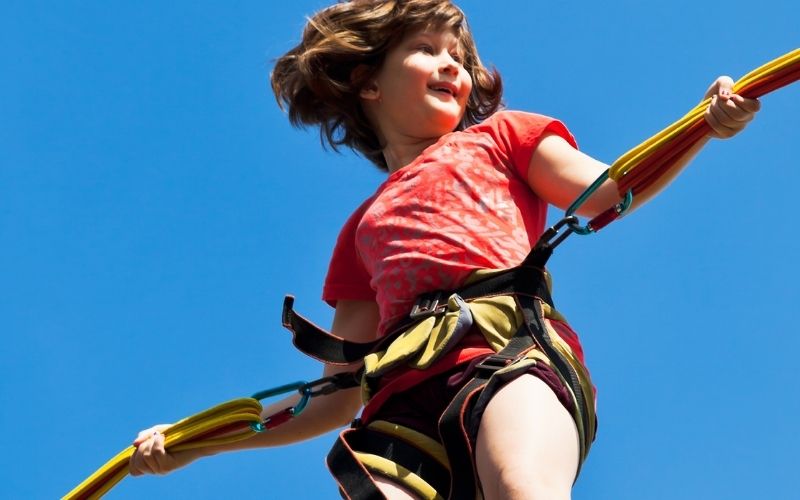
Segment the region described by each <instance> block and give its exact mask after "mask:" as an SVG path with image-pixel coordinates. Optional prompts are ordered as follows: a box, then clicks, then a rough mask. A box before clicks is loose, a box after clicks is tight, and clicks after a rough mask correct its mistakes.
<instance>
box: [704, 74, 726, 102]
mask: <svg viewBox="0 0 800 500" xmlns="http://www.w3.org/2000/svg"><path fill="white" fill-rule="evenodd" d="M732 93H733V78H731V77H729V76H721V77H719V78H717V79H716V80H714V83H712V84H711V86H710V87H708V90H706V95H705V96H703V99H708V98H709V97H712V96H715V95H719V96H722V97H723V98H725V99H727V98H728V96H730V95H731V94H732Z"/></svg>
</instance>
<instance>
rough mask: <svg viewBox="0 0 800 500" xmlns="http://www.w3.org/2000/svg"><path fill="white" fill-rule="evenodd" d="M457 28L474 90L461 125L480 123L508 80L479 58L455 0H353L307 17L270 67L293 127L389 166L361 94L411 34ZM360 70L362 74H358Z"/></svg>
mask: <svg viewBox="0 0 800 500" xmlns="http://www.w3.org/2000/svg"><path fill="white" fill-rule="evenodd" d="M425 28H430V29H437V30H439V29H441V30H443V29H447V30H452V31H453V32H454V33H455V35H456V37H457V38H458V39H459V42H460V45H461V47H460V51H463V62H462V64H463V65H464V68H465V69H466V70H467V72H469V74H470V76H471V77H472V82H473V88H472V93H471V94H470V96H469V100H468V102H467V109H466V111H465V113H464V116H463V117H462V119H461V122H460V123H459V126H458V128H457V129H458V130H462V129H464V128H465V127H468V126H470V125H474V124H476V123H479V122H481V121H483V120H485V119H486V118H488V117H489V116H491V115H492V113H494V112H495V111H497V109H498V108H499V107H500V105H501V101H502V95H503V84H502V80H501V78H500V74H499V73H498V72H497V70H495V69H494V68H493V69H492V70H491V71H490V70H488V69H487V68H486V67H484V66H483V64H482V63H481V61H480V58H479V57H478V51H477V48H476V47H475V42H474V40H473V38H472V34H471V33H470V30H469V27H468V25H467V20H466V18H465V17H464V13H463V12H462V11H461V9H459V8H458V7H456V6H455V5H454V4H453V3H452V2H450V1H449V0H350V1H342V2H339V3H337V4H335V5H332V6H330V7H328V8H326V9H323V10H321V11H319V12H317V13H316V14H314V15H313V16H312V17H311V18H309V19H308V23H307V24H306V27H305V29H304V30H303V37H302V40H301V41H300V43H299V44H298V45H297V46H296V47H294V48H293V49H291V50H290V51H289V52H287V53H286V54H284V55H283V56H282V57H281V58H280V59H278V61H277V62H276V64H275V68H274V70H273V71H272V75H271V83H272V90H273V92H274V93H275V98H276V99H277V101H278V105H279V106H280V107H281V108H282V109H286V110H287V111H288V114H289V120H290V121H291V123H292V125H294V126H298V127H302V126H308V125H312V126H314V125H319V127H320V139H321V140H322V143H323V146H324V145H325V143H326V142H327V144H330V146H331V147H332V148H333V149H334V150H338V147H339V146H342V145H344V146H347V147H350V148H352V149H354V150H356V151H358V152H360V153H361V154H363V155H364V156H365V157H366V158H368V159H369V160H370V161H372V162H373V163H375V164H376V165H377V166H378V168H380V169H381V170H386V169H387V166H386V161H385V159H384V157H383V154H382V152H381V151H382V145H381V144H380V141H379V139H378V136H377V134H376V133H375V131H374V127H373V125H372V124H371V123H370V121H369V119H368V118H367V116H366V115H365V113H364V110H363V109H362V107H361V101H360V98H359V93H360V91H361V90H362V88H363V87H364V86H365V85H366V84H367V83H368V82H369V81H370V80H371V79H372V78H373V77H374V76H375V75H376V73H377V72H378V71H379V70H380V68H381V65H382V64H383V61H384V59H385V57H386V53H387V52H388V51H389V50H390V49H391V48H393V47H394V46H395V45H396V44H397V43H398V42H399V41H400V40H401V39H402V38H403V36H405V35H406V34H407V33H409V32H412V31H415V30H417V29H425ZM357 67H360V69H359V71H354V69H356V68H357Z"/></svg>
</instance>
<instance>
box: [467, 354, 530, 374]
mask: <svg viewBox="0 0 800 500" xmlns="http://www.w3.org/2000/svg"><path fill="white" fill-rule="evenodd" d="M518 358H519V356H508V355H505V354H499V353H495V354H492V355H490V356H487V357H485V358H483V359H482V360H481V362H480V363H478V364H477V365H475V370H485V371H488V372H490V373H494V372H496V371H497V370H500V369H503V368H505V367H507V366H508V365H510V364H511V363H513V362H514V361H516V360H517V359H518Z"/></svg>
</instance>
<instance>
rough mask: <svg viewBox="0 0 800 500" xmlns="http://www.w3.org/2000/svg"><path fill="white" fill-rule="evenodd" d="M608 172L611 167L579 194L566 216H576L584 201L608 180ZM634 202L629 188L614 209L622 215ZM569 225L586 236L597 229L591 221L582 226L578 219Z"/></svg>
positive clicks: (577, 232) (574, 230)
mask: <svg viewBox="0 0 800 500" xmlns="http://www.w3.org/2000/svg"><path fill="white" fill-rule="evenodd" d="M608 172H609V169H606V171H605V172H603V173H602V174H600V177H598V178H597V179H595V181H594V182H593V183H592V184H591V185H590V186H589V187H588V188H586V190H585V191H584V192H583V193H581V195H580V196H578V198H576V199H575V201H573V202H572V205H570V206H569V208H567V211H566V212H565V213H564V217H565V218H566V217H572V216H574V215H575V212H577V211H578V209H579V208H580V207H581V206H582V205H583V204H584V203H586V200H588V199H589V197H590V196H592V195H593V194H594V192H595V191H597V189H598V188H599V187H600V186H601V185H602V184H603V183H604V182H605V181H607V180H608ZM632 203H633V192H632V191H631V190H628V192H626V193H625V196H624V198H623V199H622V200H621V201H620V202H619V203H617V204H616V205H615V206H614V210H615V211H616V213H617V216H621V215H623V214H624V213H625V212H627V211H628V209H629V208H630V206H631V204H632ZM569 227H570V229H572V232H573V233H576V234H580V235H581V236H586V235H587V234H591V233H593V232H595V230H594V229H593V228H592V226H591V223H589V224H586V225H585V226H581V225H580V224H578V222H577V219H575V220H574V221H571V222H569Z"/></svg>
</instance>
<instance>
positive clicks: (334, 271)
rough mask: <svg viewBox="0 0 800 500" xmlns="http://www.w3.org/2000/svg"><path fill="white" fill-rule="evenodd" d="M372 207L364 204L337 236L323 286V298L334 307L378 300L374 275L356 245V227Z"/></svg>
mask: <svg viewBox="0 0 800 500" xmlns="http://www.w3.org/2000/svg"><path fill="white" fill-rule="evenodd" d="M368 201H369V200H368ZM368 206H369V205H368V203H364V204H363V205H362V206H361V207H359V208H358V210H356V211H355V212H354V213H353V215H351V216H350V218H349V219H347V222H345V224H344V227H342V231H341V232H340V233H339V237H338V238H337V239H336V246H335V247H334V248H333V255H332V256H331V262H330V264H329V265H328V274H327V276H326V277H325V283H324V285H323V287H322V300H324V301H325V302H327V303H328V304H329V305H330V306H331V307H336V303H337V302H338V301H339V300H375V291H374V290H373V289H372V287H371V286H370V275H369V273H368V272H367V270H366V268H365V267H364V263H363V262H362V260H361V257H360V256H359V255H358V249H357V248H356V229H358V224H359V222H361V217H362V216H363V215H364V212H365V211H366V209H367V207H368Z"/></svg>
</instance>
